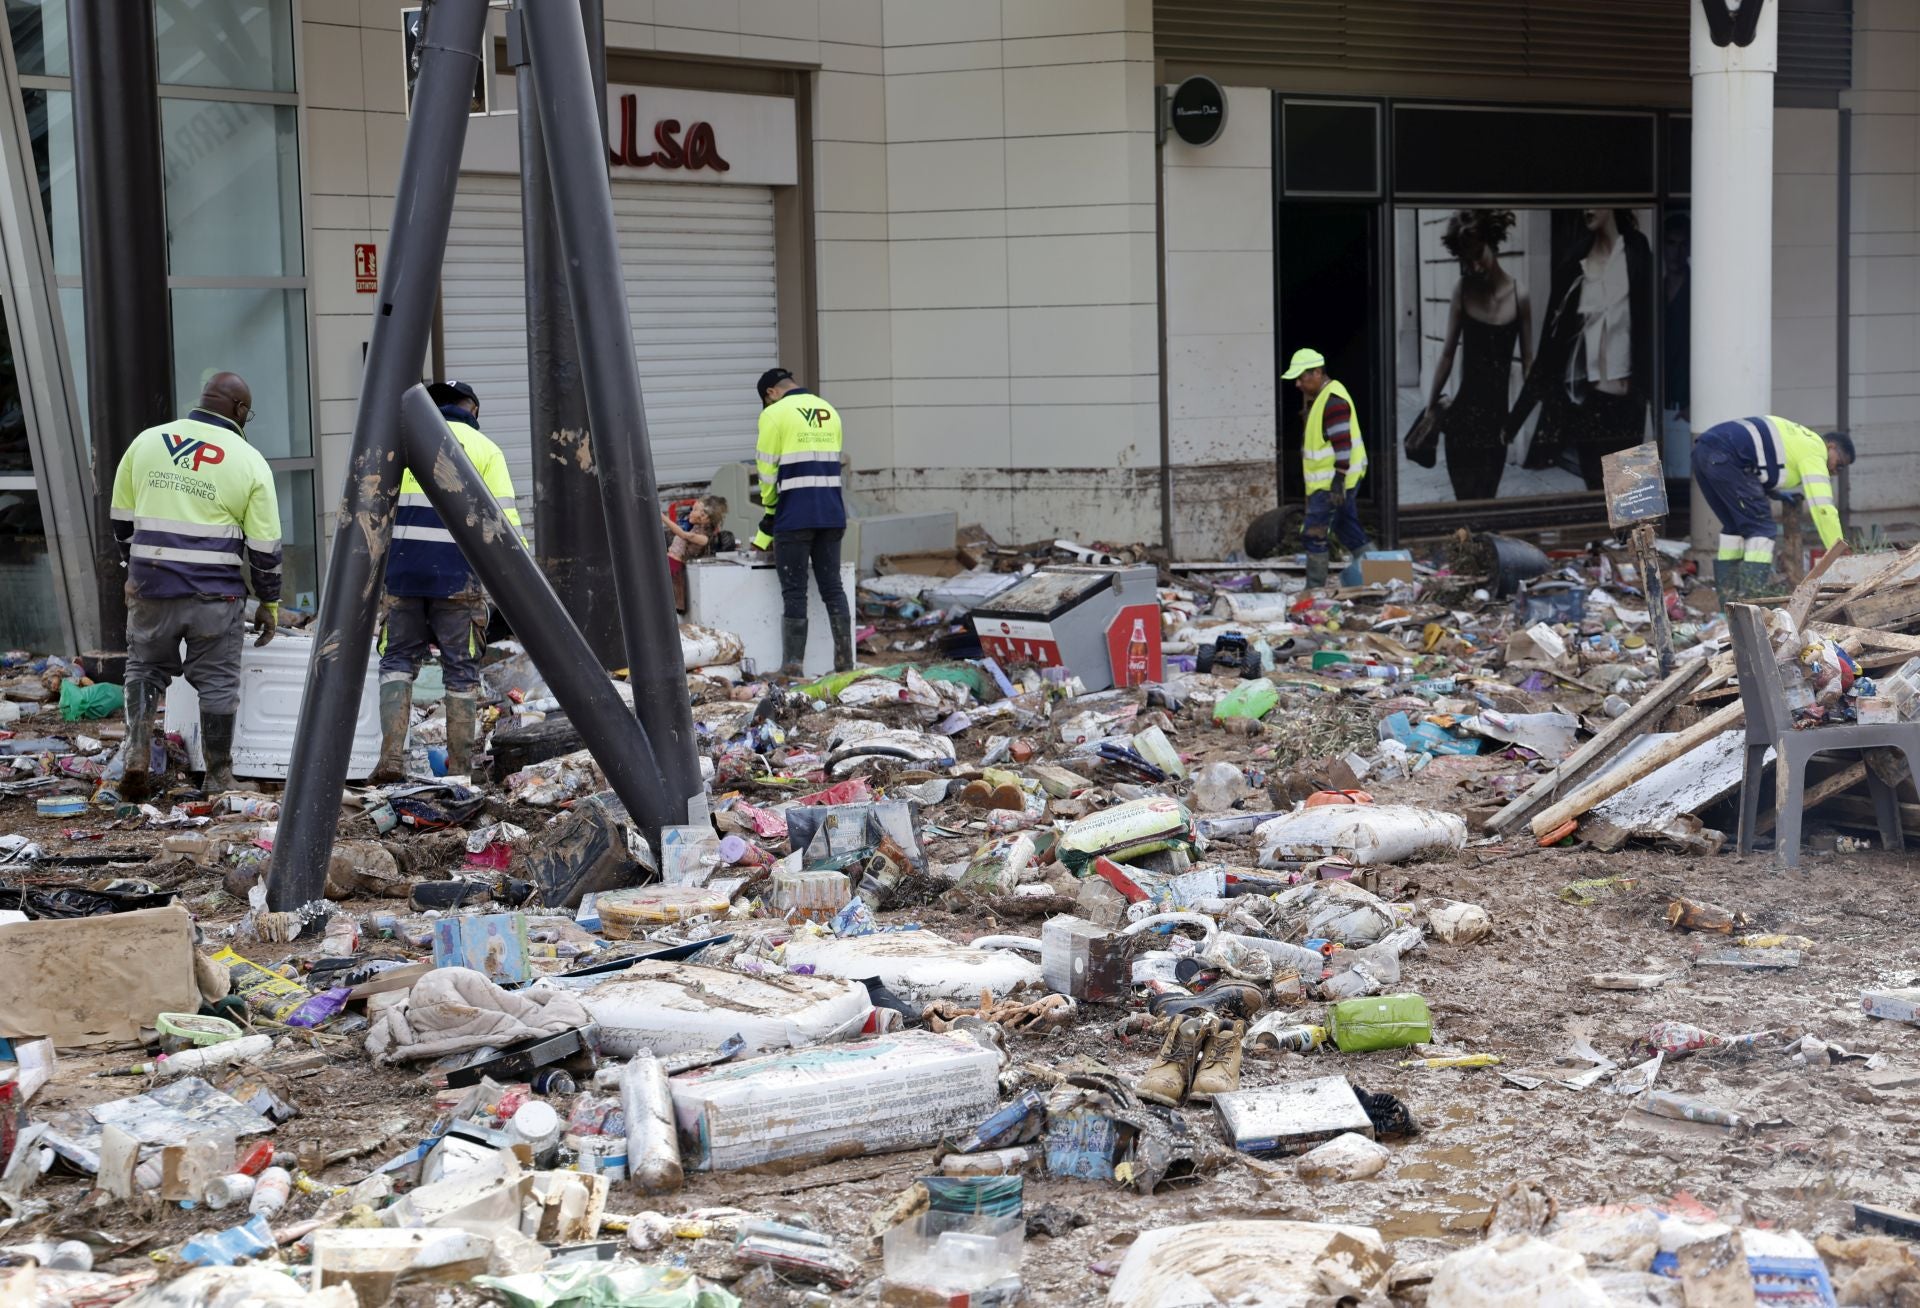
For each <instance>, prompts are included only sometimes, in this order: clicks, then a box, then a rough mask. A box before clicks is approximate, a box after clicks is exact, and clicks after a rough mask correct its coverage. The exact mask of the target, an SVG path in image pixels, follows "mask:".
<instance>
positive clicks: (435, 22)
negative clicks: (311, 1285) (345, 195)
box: [267, 0, 487, 911]
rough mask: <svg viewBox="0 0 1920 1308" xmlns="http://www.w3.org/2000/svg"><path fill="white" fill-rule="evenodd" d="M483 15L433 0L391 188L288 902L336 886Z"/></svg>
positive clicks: (291, 778) (294, 815) (281, 877)
mask: <svg viewBox="0 0 1920 1308" xmlns="http://www.w3.org/2000/svg"><path fill="white" fill-rule="evenodd" d="M486 26H487V0H433V3H431V4H429V5H428V6H427V9H426V30H425V31H424V32H423V33H422V41H421V50H420V76H419V78H418V80H417V81H416V82H415V86H414V95H413V121H412V122H411V123H410V124H409V125H408V127H407V149H406V153H405V154H404V155H402V156H401V159H400V179H399V181H398V183H397V184H396V185H395V187H394V201H393V225H392V226H391V227H390V228H388V231H387V248H386V252H385V253H386V257H385V259H383V260H382V264H383V267H382V270H381V277H380V298H379V300H378V301H377V302H376V303H375V306H374V312H373V332H372V336H371V339H370V340H369V343H368V346H367V366H366V371H365V373H364V374H363V375H362V376H361V378H360V408H359V411H358V412H357V413H356V414H355V415H354V420H353V452H352V454H351V456H350V457H349V461H348V464H347V485H346V490H345V492H344V493H343V494H342V496H341V499H340V512H339V517H338V519H337V521H336V523H335V526H334V532H333V552H332V555H331V556H330V561H329V563H328V568H327V587H326V590H325V591H324V592H323V593H322V595H321V596H320V613H319V616H318V617H317V618H316V619H315V621H314V625H313V633H314V636H313V665H312V667H310V668H309V669H308V671H307V693H306V697H305V698H304V699H302V700H301V702H300V725H299V727H298V729H297V730H296V733H295V735H294V752H293V764H292V766H291V767H290V768H289V769H288V772H287V792H286V803H285V805H284V807H283V809H282V813H281V818H280V830H279V833H278V835H277V836H276V838H275V840H274V847H273V871H272V874H271V876H270V878H269V880H268V882H267V902H268V904H269V905H270V906H271V907H272V908H274V909H276V910H280V911H285V910H288V909H293V908H297V907H299V906H300V905H302V904H305V903H308V902H310V901H312V900H316V899H319V898H320V897H321V895H322V892H323V891H324V890H325V888H326V880H327V855H328V853H329V852H330V851H331V850H332V848H333V836H334V829H335V828H336V827H337V826H338V825H339V823H340V791H341V788H342V786H344V785H345V783H346V776H347V755H348V753H349V752H350V751H351V750H352V748H353V724H354V720H355V718H357V717H358V716H359V711H358V710H359V704H360V694H361V691H362V690H363V689H364V688H365V685H366V677H367V651H368V650H369V649H370V648H372V645H373V624H374V619H375V617H376V616H377V615H378V611H379V607H380V591H381V584H382V581H383V580H384V578H385V574H386V564H387V546H388V544H389V543H390V542H391V539H392V532H393V513H394V506H395V502H396V501H397V500H398V498H399V490H400V397H401V395H402V394H404V393H405V392H406V389H407V387H409V386H412V385H415V384H416V383H418V382H419V380H420V366H421V363H422V361H424V360H425V359H426V357H427V344H428V338H429V337H430V335H431V334H432V329H433V309H434V304H435V303H436V302H437V300H438V299H439V294H440V261H441V258H442V256H444V255H445V254H446V250H447V228H448V226H449V224H450V223H451V222H452V220H453V193H454V187H455V186H456V184H457V183H458V181H459V177H460V151H461V148H462V147H463V146H464V145H465V143H466V139H467V111H468V109H469V107H470V106H471V104H472V100H473V82H474V77H475V75H476V73H477V72H478V69H479V67H480V47H481V39H482V37H483V36H484V35H485V33H486Z"/></svg>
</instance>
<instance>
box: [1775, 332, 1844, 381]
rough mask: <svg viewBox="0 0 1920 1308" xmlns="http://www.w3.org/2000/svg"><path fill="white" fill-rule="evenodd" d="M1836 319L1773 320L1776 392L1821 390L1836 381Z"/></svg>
mask: <svg viewBox="0 0 1920 1308" xmlns="http://www.w3.org/2000/svg"><path fill="white" fill-rule="evenodd" d="M1834 364H1835V357H1834V330H1833V318H1832V317H1831V316H1828V317H1824V318H1782V317H1779V316H1778V315H1776V316H1775V317H1774V320H1773V385H1774V387H1775V389H1779V388H1781V387H1796V386H1820V385H1824V384H1826V383H1828V382H1830V381H1832V379H1833V371H1834Z"/></svg>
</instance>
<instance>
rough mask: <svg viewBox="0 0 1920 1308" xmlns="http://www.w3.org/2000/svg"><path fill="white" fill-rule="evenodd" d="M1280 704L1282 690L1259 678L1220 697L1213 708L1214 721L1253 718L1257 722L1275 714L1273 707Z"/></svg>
mask: <svg viewBox="0 0 1920 1308" xmlns="http://www.w3.org/2000/svg"><path fill="white" fill-rule="evenodd" d="M1279 702H1280V688H1279V687H1278V686H1276V685H1274V684H1273V683H1272V682H1271V681H1268V680H1267V679H1266V678H1265V677H1259V678H1257V679H1255V680H1253V681H1243V682H1241V683H1240V684H1239V685H1237V686H1235V687H1234V688H1233V689H1232V690H1230V691H1228V692H1227V693H1226V694H1224V695H1222V696H1221V697H1220V701H1219V703H1217V704H1215V705H1214V706H1213V720H1214V721H1215V722H1225V721H1226V720H1227V719H1228V718H1252V719H1254V720H1255V721H1256V722H1257V721H1259V720H1260V719H1261V718H1264V717H1265V716H1267V714H1269V713H1271V712H1273V706H1274V705H1275V704H1278V703H1279Z"/></svg>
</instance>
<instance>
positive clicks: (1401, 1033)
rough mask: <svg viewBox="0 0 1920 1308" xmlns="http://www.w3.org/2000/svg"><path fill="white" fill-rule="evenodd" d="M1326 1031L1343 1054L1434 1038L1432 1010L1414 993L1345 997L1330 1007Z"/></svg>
mask: <svg viewBox="0 0 1920 1308" xmlns="http://www.w3.org/2000/svg"><path fill="white" fill-rule="evenodd" d="M1327 1034H1328V1036H1329V1037H1330V1038H1331V1039H1332V1040H1333V1043H1334V1044H1335V1045H1336V1046H1337V1047H1338V1048H1339V1050H1340V1052H1341V1053H1343V1054H1364V1053H1368V1052H1370V1051H1372V1050H1375V1049H1404V1048H1406V1047H1407V1046H1408V1045H1418V1044H1424V1043H1426V1042H1427V1041H1429V1040H1431V1039H1433V1014H1432V1013H1430V1012H1429V1011H1428V1009H1427V1001H1426V1000H1425V999H1423V998H1421V997H1420V996H1419V995H1416V994H1411V993H1409V994H1400V995H1376V996H1373V997H1370V998H1366V999H1346V1000H1342V1001H1341V1002H1340V1003H1337V1004H1335V1005H1333V1006H1332V1007H1331V1008H1329V1009H1328V1010H1327Z"/></svg>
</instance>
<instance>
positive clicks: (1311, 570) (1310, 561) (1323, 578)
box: [1307, 550, 1327, 590]
mask: <svg viewBox="0 0 1920 1308" xmlns="http://www.w3.org/2000/svg"><path fill="white" fill-rule="evenodd" d="M1326 584H1327V556H1326V555H1324V554H1315V553H1313V552H1312V551H1311V550H1309V551H1308V552H1307V589H1308V590H1319V589H1320V588H1321V587H1323V586H1325V585H1326Z"/></svg>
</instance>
